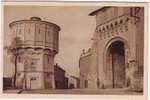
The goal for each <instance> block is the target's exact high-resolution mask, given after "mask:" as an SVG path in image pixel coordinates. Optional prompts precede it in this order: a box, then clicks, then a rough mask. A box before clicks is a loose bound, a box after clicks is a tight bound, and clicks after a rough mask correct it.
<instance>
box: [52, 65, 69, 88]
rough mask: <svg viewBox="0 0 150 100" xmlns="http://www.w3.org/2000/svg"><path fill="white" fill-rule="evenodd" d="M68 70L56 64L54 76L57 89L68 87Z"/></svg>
mask: <svg viewBox="0 0 150 100" xmlns="http://www.w3.org/2000/svg"><path fill="white" fill-rule="evenodd" d="M65 74H66V72H65V70H64V69H62V68H61V67H60V66H59V65H58V64H56V65H54V78H55V88H56V89H67V88H68V78H67V77H66V76H65Z"/></svg>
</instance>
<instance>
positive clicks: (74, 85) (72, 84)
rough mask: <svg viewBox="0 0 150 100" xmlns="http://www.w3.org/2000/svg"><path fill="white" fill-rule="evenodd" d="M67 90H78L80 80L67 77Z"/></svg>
mask: <svg viewBox="0 0 150 100" xmlns="http://www.w3.org/2000/svg"><path fill="white" fill-rule="evenodd" d="M68 88H69V89H73V88H80V80H79V78H78V77H75V76H69V77H68Z"/></svg>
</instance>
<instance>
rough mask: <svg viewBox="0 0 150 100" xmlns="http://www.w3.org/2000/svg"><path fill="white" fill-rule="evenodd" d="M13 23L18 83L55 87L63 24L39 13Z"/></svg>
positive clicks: (11, 27)
mask: <svg viewBox="0 0 150 100" xmlns="http://www.w3.org/2000/svg"><path fill="white" fill-rule="evenodd" d="M9 27H10V29H11V31H12V34H13V37H12V45H11V49H12V51H13V52H12V55H13V56H14V58H15V61H14V64H13V65H12V66H14V67H15V70H16V72H15V73H16V75H14V76H13V77H16V80H14V81H15V85H16V87H17V88H23V89H51V88H55V83H54V82H55V81H54V57H55V55H56V54H57V53H58V42H59V31H60V27H59V26H57V25H56V24H53V23H50V22H47V21H42V20H41V19H40V18H39V17H31V19H29V20H19V21H14V22H12V23H10V24H9Z"/></svg>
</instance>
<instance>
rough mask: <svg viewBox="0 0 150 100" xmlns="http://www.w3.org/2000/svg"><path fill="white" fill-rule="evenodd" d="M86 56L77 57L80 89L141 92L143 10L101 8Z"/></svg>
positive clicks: (97, 13)
mask: <svg viewBox="0 0 150 100" xmlns="http://www.w3.org/2000/svg"><path fill="white" fill-rule="evenodd" d="M89 15H90V16H95V17H96V28H95V32H94V34H93V38H92V40H93V43H92V47H91V51H90V53H89V52H87V53H82V55H81V57H80V61H79V63H80V81H81V82H80V86H81V87H88V88H92V89H93V88H95V89H98V88H124V87H130V89H131V90H135V91H142V90H143V70H144V61H143V59H144V7H115V6H110V7H102V8H100V9H98V10H96V11H93V12H92V13H90V14H89Z"/></svg>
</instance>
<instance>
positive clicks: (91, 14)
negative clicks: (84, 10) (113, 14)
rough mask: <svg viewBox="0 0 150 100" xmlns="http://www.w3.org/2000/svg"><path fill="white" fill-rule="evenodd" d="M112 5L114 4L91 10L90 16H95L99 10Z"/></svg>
mask: <svg viewBox="0 0 150 100" xmlns="http://www.w3.org/2000/svg"><path fill="white" fill-rule="evenodd" d="M110 7H112V6H105V7H102V8H99V9H97V10H95V11H93V12H91V13H90V14H89V16H94V15H96V14H97V12H99V11H104V10H105V9H107V8H110Z"/></svg>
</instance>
